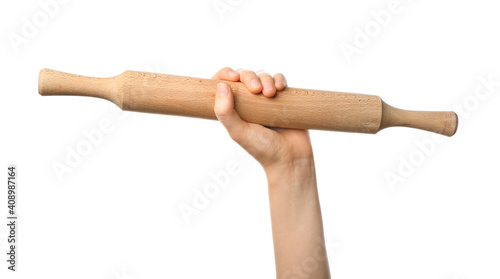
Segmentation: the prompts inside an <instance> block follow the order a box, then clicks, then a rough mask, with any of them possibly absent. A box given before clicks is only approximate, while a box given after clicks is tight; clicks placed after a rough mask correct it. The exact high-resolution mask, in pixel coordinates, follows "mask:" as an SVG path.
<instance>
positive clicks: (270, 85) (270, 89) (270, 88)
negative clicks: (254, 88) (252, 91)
mask: <svg viewBox="0 0 500 279" xmlns="http://www.w3.org/2000/svg"><path fill="white" fill-rule="evenodd" d="M257 76H258V77H259V78H260V82H261V83H262V85H263V88H264V89H263V90H262V94H264V96H266V97H272V96H274V94H276V87H274V79H273V77H272V76H271V75H270V74H268V73H266V72H264V71H259V72H257Z"/></svg>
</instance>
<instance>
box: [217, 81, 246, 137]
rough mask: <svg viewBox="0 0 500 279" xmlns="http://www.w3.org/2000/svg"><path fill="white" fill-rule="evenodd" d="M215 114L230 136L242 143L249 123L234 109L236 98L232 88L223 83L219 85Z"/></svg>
mask: <svg viewBox="0 0 500 279" xmlns="http://www.w3.org/2000/svg"><path fill="white" fill-rule="evenodd" d="M214 113H215V115H216V116H217V119H218V120H219V121H220V122H221V123H222V125H224V127H225V128H226V130H227V132H228V133H229V136H231V138H232V139H233V140H235V141H236V142H238V143H241V141H242V140H243V139H244V138H245V133H246V132H247V130H248V123H247V122H245V121H243V120H242V119H241V118H240V116H239V115H238V113H237V112H236V110H235V109H234V96H233V92H232V91H231V87H229V85H227V84H225V83H223V82H221V83H218V84H217V91H216V93H215V106H214Z"/></svg>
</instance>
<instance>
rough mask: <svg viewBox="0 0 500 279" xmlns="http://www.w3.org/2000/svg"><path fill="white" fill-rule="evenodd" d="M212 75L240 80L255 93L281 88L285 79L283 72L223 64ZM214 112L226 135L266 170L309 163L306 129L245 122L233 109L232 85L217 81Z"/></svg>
mask: <svg viewBox="0 0 500 279" xmlns="http://www.w3.org/2000/svg"><path fill="white" fill-rule="evenodd" d="M212 79H218V80H227V81H241V82H243V84H245V85H246V87H247V88H248V90H249V91H250V92H252V93H254V94H261V93H262V94H263V95H264V96H266V97H269V98H270V97H273V96H274V95H275V94H279V93H277V92H279V91H281V90H283V89H284V88H285V87H286V85H287V83H286V79H285V77H284V76H283V75H282V74H276V75H274V77H272V76H271V75H269V74H268V73H266V72H258V73H255V72H252V71H249V70H244V69H241V70H238V71H233V70H232V69H231V68H228V67H226V68H223V69H221V70H220V71H218V72H217V73H216V74H215V75H214V76H213V77H212ZM214 112H215V115H216V116H217V119H219V121H220V122H221V123H222V125H224V127H225V128H226V130H227V132H228V133H229V136H231V138H232V139H233V140H234V141H236V142H237V143H238V144H239V145H241V147H243V148H244V149H245V150H246V151H247V152H248V153H249V154H250V155H252V156H253V157H254V158H255V159H256V160H257V161H258V162H259V163H260V164H261V165H262V166H263V167H264V169H265V170H266V172H268V171H270V170H271V169H275V168H282V167H285V168H295V167H297V166H310V165H311V163H312V162H313V153H312V147H311V141H310V138H309V132H308V131H307V130H298V129H284V128H273V129H270V128H266V127H264V126H262V125H259V124H254V123H248V122H245V121H244V120H242V119H241V118H240V116H239V115H238V113H237V112H236V110H235V109H234V96H233V93H232V91H231V88H230V87H229V86H228V85H227V84H225V83H224V82H221V83H219V84H217V93H216V97H215V107H214Z"/></svg>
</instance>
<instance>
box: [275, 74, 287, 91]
mask: <svg viewBox="0 0 500 279" xmlns="http://www.w3.org/2000/svg"><path fill="white" fill-rule="evenodd" d="M274 86H276V90H278V91H281V90H283V89H285V87H286V86H287V82H286V79H285V76H284V75H283V74H275V75H274Z"/></svg>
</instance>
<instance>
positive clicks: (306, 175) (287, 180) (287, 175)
mask: <svg viewBox="0 0 500 279" xmlns="http://www.w3.org/2000/svg"><path fill="white" fill-rule="evenodd" d="M264 171H265V172H266V177H267V181H268V184H269V187H273V186H277V185H283V186H287V187H294V186H297V187H303V186H307V185H314V186H316V170H315V167H314V159H313V157H312V156H311V157H306V158H296V159H293V160H290V161H288V162H281V163H277V164H273V165H270V166H266V167H264Z"/></svg>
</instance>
